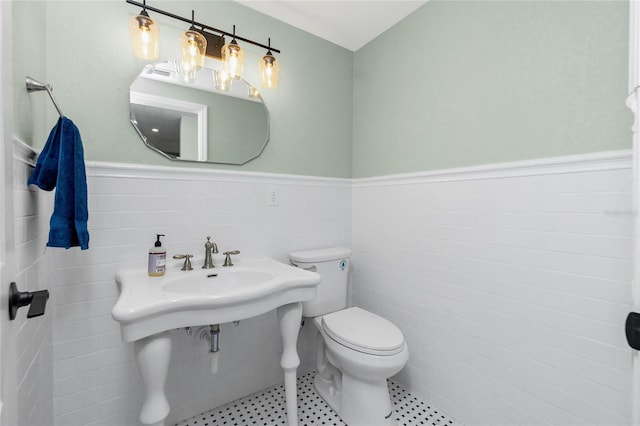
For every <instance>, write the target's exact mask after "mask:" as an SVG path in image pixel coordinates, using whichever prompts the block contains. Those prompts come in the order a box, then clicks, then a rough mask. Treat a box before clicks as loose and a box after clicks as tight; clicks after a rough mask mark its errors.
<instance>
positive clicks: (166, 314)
mask: <svg viewBox="0 0 640 426" xmlns="http://www.w3.org/2000/svg"><path fill="white" fill-rule="evenodd" d="M116 282H117V283H118V285H119V287H120V297H119V299H118V301H117V303H116V305H115V306H114V307H113V310H112V316H113V318H114V319H115V320H116V321H118V322H119V323H120V327H121V331H122V339H123V340H124V341H125V342H132V341H136V340H138V339H141V338H144V337H147V336H150V335H152V334H155V333H160V332H162V331H166V330H171V329H174V328H180V327H187V326H194V325H206V324H219V323H225V322H231V321H235V320H241V319H244V318H250V317H253V316H257V315H261V314H263V313H265V312H268V311H270V310H273V309H276V308H278V307H279V306H282V305H285V304H289V303H296V302H302V301H306V300H311V299H313V298H314V297H315V294H316V286H317V284H318V283H319V282H320V275H318V274H316V273H315V272H310V271H305V270H302V269H299V268H296V267H293V266H291V265H287V264H284V263H281V262H278V261H276V260H274V259H271V258H256V259H237V260H236V259H234V266H231V267H228V268H225V267H221V266H217V267H215V268H213V269H200V268H194V269H193V270H192V271H181V270H179V268H168V270H167V272H166V274H165V275H164V276H162V277H149V276H148V275H147V270H146V268H138V269H126V270H121V271H119V272H118V273H117V274H116Z"/></svg>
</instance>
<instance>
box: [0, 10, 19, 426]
mask: <svg viewBox="0 0 640 426" xmlns="http://www.w3.org/2000/svg"><path fill="white" fill-rule="evenodd" d="M11 3H12V2H11V1H0V58H2V60H1V61H0V218H1V219H0V424H2V425H15V424H17V423H18V421H17V417H18V415H17V394H16V389H17V385H18V384H17V379H16V366H17V363H16V353H15V347H16V334H15V333H16V331H15V327H13V326H12V324H11V322H10V321H9V312H8V311H9V308H8V302H7V294H8V292H9V284H10V283H11V281H13V280H14V279H15V270H14V267H13V265H14V264H15V263H14V251H15V250H14V238H13V225H14V222H13V220H14V215H13V165H12V163H13V134H12V133H13V130H12V124H11V123H12V108H13V96H12V85H11V82H12V66H13V61H12V60H11V58H12V49H11V10H12V8H11Z"/></svg>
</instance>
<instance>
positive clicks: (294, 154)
mask: <svg viewBox="0 0 640 426" xmlns="http://www.w3.org/2000/svg"><path fill="white" fill-rule="evenodd" d="M22 3H36V4H38V6H37V7H39V8H40V10H42V8H44V10H45V15H44V16H45V17H46V24H45V25H43V28H44V35H45V38H46V41H44V40H42V43H40V45H46V52H45V50H44V49H42V48H40V47H36V48H35V51H36V52H38V53H39V54H40V56H41V58H38V63H37V65H38V66H37V68H38V71H41V66H40V65H39V64H42V63H44V64H46V72H45V73H44V74H45V75H44V76H41V77H40V78H42V79H45V78H46V80H47V81H48V82H49V83H51V84H52V85H53V86H54V93H55V96H56V98H57V100H58V102H59V103H60V105H61V107H62V109H63V111H64V113H65V114H66V115H67V116H68V117H69V118H70V119H71V120H73V121H74V122H75V123H76V125H78V127H79V128H80V132H81V134H82V138H83V142H84V148H85V158H86V160H89V161H90V160H99V161H113V162H123V163H140V164H159V165H179V166H183V167H208V168H224V169H232V170H244V171H262V172H278V173H290V174H301V175H317V176H332V177H350V176H351V165H352V158H351V154H352V147H351V138H352V117H351V114H352V110H353V108H352V93H353V88H352V82H353V80H352V66H353V53H352V52H350V51H348V50H346V49H343V48H341V47H338V46H336V45H334V44H331V43H329V42H327V41H324V40H321V39H320V38H318V37H315V36H312V35H310V34H308V33H305V32H303V31H300V30H298V29H295V28H294V27H291V26H289V25H286V24H284V23H282V22H280V21H277V20H275V19H272V18H270V17H267V16H265V15H263V14H260V13H258V12H255V11H253V10H251V9H249V8H246V7H245V6H242V5H240V4H238V3H235V2H232V1H189V2H184V1H161V0H160V1H159V0H156V1H151V2H150V3H149V4H150V5H152V6H155V7H159V8H161V9H165V10H167V11H169V12H173V13H175V14H178V15H181V16H186V17H189V16H191V9H194V10H195V12H196V20H197V21H202V22H205V23H207V24H209V25H211V26H214V27H218V28H221V29H224V30H227V31H231V30H232V25H233V24H235V25H236V27H237V32H238V34H241V35H242V36H244V37H248V38H251V39H255V40H259V41H262V42H264V43H266V40H267V37H271V40H272V43H273V45H274V46H276V47H278V48H279V49H281V50H282V52H283V53H282V55H280V59H281V63H282V64H281V79H280V87H279V88H278V89H275V90H272V91H267V90H263V91H261V93H262V96H263V99H264V101H265V103H266V105H267V107H268V108H269V111H270V115H271V140H270V142H269V144H268V145H267V147H266V148H265V150H264V152H263V154H262V155H261V156H260V157H259V158H257V159H255V160H253V161H251V162H249V163H247V164H246V165H243V166H226V165H206V164H205V165H202V164H192V163H183V162H181V163H175V162H171V161H170V160H167V159H164V158H163V157H161V156H160V155H159V154H157V153H155V152H153V151H151V150H150V149H149V148H147V147H145V146H144V145H143V143H142V141H141V140H140V139H139V137H138V135H137V134H136V132H135V130H134V128H133V127H132V126H131V124H130V123H129V85H130V84H131V82H132V81H133V80H134V79H135V77H136V75H137V74H138V73H139V72H140V70H141V69H142V68H143V66H144V65H145V64H146V63H145V61H142V60H140V59H138V58H136V57H134V56H133V54H132V53H131V47H130V42H129V30H128V21H129V19H130V18H131V17H132V16H134V15H136V14H138V13H139V12H140V9H139V8H136V7H134V6H131V5H128V4H126V3H125V2H124V1H48V2H41V1H38V2H20V1H17V2H14V4H15V5H16V6H17V8H18V9H21V10H25V12H26V9H29V8H30V7H31V8H33V7H35V6H33V5H31V6H28V5H24V4H22ZM43 5H44V6H43ZM151 15H152V17H153V18H154V19H156V20H157V22H158V23H159V25H160V33H161V40H160V49H161V53H160V58H159V60H168V59H175V58H177V56H178V37H179V34H180V33H181V32H182V31H185V30H186V29H187V28H188V25H186V24H182V23H181V22H179V21H175V20H172V19H168V18H165V17H163V16H159V15H154V14H153V13H151ZM27 16H28V15H25V13H21V12H18V13H14V18H19V20H16V21H15V24H14V26H15V27H16V28H19V27H20V24H21V23H23V22H25V21H27V20H28V18H27ZM39 31H41V30H39ZM244 47H245V49H246V50H247V64H246V65H245V79H246V80H248V81H250V82H253V84H254V85H256V86H259V78H258V66H257V62H258V59H259V58H260V57H261V56H262V55H264V54H265V53H266V52H265V51H264V50H262V49H260V48H256V47H253V46H251V45H246V46H244ZM20 55H22V53H21V52H20V50H19V49H16V50H14V56H15V57H19V56H20ZM42 61H44V62H42ZM212 64H216V66H219V62H218V61H212ZM31 68H32V64H31V63H30V61H26V60H25V61H24V64H18V66H16V67H14V69H15V71H16V73H15V74H16V75H15V76H14V80H15V81H16V86H17V87H18V86H20V84H22V87H24V81H23V80H24V77H23V76H22V74H24V73H27V74H28V73H29V72H32V71H31ZM33 73H34V74H35V71H33ZM34 77H36V76H35V75H34ZM21 80H22V83H20V81H21ZM33 96H40V97H42V98H43V99H44V97H46V95H43V94H40V95H34V94H31V95H27V94H26V92H24V90H21V91H16V92H15V97H16V98H17V99H16V101H15V102H14V104H15V105H17V107H16V113H17V115H18V116H17V117H16V121H17V122H18V124H19V125H18V126H16V128H15V133H16V135H17V136H18V137H19V138H20V139H22V140H24V141H25V142H27V143H29V144H32V145H33V146H34V147H35V148H37V149H40V148H41V147H42V146H43V145H44V138H46V133H48V130H49V129H50V128H51V127H52V126H53V124H54V123H55V120H56V115H55V110H54V109H53V107H52V106H51V105H50V104H43V105H45V107H46V108H48V109H47V117H46V119H44V120H41V121H44V123H45V124H44V126H45V127H46V133H45V134H44V136H43V135H37V137H34V136H32V135H31V134H30V133H32V132H31V131H30V130H29V128H28V125H27V123H29V122H31V121H32V118H33V117H34V116H36V115H37V111H36V106H37V105H35V104H34V100H29V99H26V98H28V97H33ZM239 124H240V125H241V123H239Z"/></svg>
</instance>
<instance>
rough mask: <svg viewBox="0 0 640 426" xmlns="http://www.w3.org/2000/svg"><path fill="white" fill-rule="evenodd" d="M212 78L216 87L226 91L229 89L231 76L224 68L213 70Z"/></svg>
mask: <svg viewBox="0 0 640 426" xmlns="http://www.w3.org/2000/svg"><path fill="white" fill-rule="evenodd" d="M213 79H214V81H215V83H216V89H218V90H222V91H223V92H228V91H229V90H231V81H232V78H231V77H230V76H229V74H228V73H227V72H226V71H225V70H214V71H213Z"/></svg>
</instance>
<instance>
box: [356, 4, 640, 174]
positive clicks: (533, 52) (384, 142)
mask: <svg viewBox="0 0 640 426" xmlns="http://www.w3.org/2000/svg"><path fill="white" fill-rule="evenodd" d="M628 10H629V4H628V2H626V1H612V2H605V1H585V2H582V1H439V0H432V1H429V2H428V3H427V4H425V5H424V6H423V7H422V8H420V9H419V10H417V11H416V12H415V13H413V14H412V15H410V16H409V17H407V18H406V19H405V20H404V21H402V22H401V23H399V24H398V25H396V26H394V27H392V28H391V29H390V30H388V31H387V32H385V33H384V34H382V35H381V36H379V37H378V38H377V39H375V40H374V41H372V42H371V43H369V44H368V45H366V46H365V47H364V48H362V49H360V50H359V51H358V52H356V53H355V58H354V116H353V118H354V124H353V127H354V134H353V158H354V162H353V176H354V177H366V176H376V175H385V174H393V173H406V172H415V171H424V170H434V169H442V168H449V167H459V166H470V165H479V164H487V163H495V162H503V161H512V160H524V159H534V158H543V157H552V156H558V155H569V154H580V153H589V152H597V151H605V150H615V149H625V148H630V147H631V130H630V129H631V124H632V118H631V113H630V112H629V110H628V109H627V108H626V107H625V99H626V95H627V93H626V92H627V70H628V52H627V51H628ZM397 58H406V59H405V60H404V61H400V60H399V59H397Z"/></svg>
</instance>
